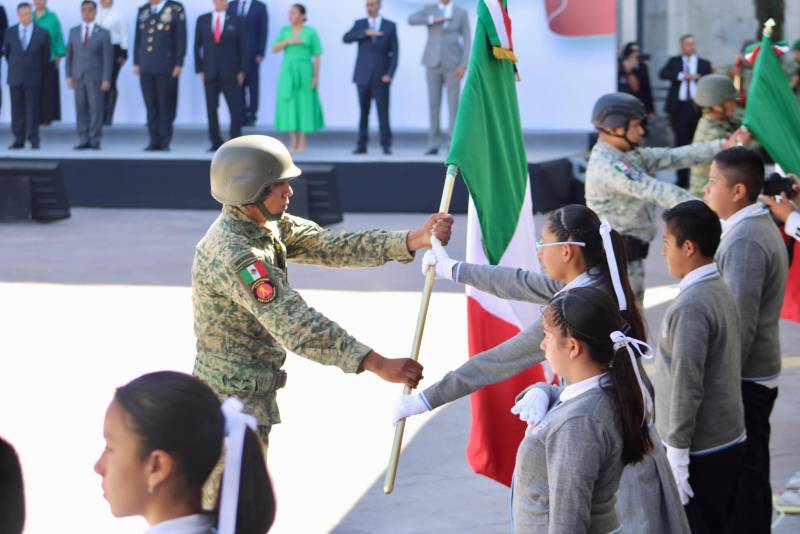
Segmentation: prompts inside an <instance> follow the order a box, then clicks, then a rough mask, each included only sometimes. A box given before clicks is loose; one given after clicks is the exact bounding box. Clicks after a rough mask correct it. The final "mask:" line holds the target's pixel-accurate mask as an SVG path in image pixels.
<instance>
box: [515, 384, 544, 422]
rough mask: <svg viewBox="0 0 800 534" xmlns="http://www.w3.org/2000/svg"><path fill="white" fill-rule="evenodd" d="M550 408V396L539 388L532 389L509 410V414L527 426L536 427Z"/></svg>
mask: <svg viewBox="0 0 800 534" xmlns="http://www.w3.org/2000/svg"><path fill="white" fill-rule="evenodd" d="M548 408H550V396H549V395H548V394H547V392H546V391H544V390H543V389H541V388H537V387H532V388H530V389H528V391H526V392H525V394H524V395H523V396H522V397H520V399H519V400H518V401H517V403H516V404H515V405H514V407H513V408H511V413H513V414H514V415H518V416H519V418H520V419H522V420H523V421H524V422H526V423H528V424H529V425H538V424H539V421H541V420H542V419H544V416H545V415H547V410H548Z"/></svg>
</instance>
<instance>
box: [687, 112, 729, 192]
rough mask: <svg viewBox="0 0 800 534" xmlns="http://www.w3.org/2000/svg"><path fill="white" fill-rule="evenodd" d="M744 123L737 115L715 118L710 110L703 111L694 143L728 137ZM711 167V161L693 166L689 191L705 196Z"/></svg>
mask: <svg viewBox="0 0 800 534" xmlns="http://www.w3.org/2000/svg"><path fill="white" fill-rule="evenodd" d="M741 125H742V122H741V121H740V120H739V119H737V118H736V117H732V118H727V117H726V118H723V119H721V120H720V119H715V118H713V117H712V116H711V112H710V111H709V110H705V111H703V116H702V117H701V118H700V122H698V123H697V130H695V132H694V140H693V141H692V142H693V143H704V142H706V141H714V140H716V139H722V138H724V137H728V136H729V135H731V134H732V133H733V132H735V131H736V130H737V129H739V127H740V126H741ZM710 169H711V162H710V161H704V162H703V163H698V164H697V165H693V166H692V172H691V175H690V177H689V192H690V193H691V194H693V195H694V196H696V197H699V198H703V188H704V187H705V186H706V183H708V172H709V170H710Z"/></svg>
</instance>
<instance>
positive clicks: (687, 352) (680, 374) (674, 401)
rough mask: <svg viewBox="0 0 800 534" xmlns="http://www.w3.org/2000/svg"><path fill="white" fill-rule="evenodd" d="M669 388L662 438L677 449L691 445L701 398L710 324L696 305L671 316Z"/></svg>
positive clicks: (684, 307)
mask: <svg viewBox="0 0 800 534" xmlns="http://www.w3.org/2000/svg"><path fill="white" fill-rule="evenodd" d="M669 329H670V332H669V335H671V336H672V363H671V369H672V391H669V392H662V393H661V394H662V395H663V394H667V395H669V405H670V418H669V431H668V433H667V435H666V436H664V441H666V442H667V444H668V445H670V446H672V447H676V448H678V449H688V448H690V447H691V445H692V436H693V435H694V430H695V423H696V420H697V410H698V408H699V407H700V403H701V402H702V401H703V382H704V380H705V367H706V357H707V355H708V339H709V338H710V336H711V325H710V324H709V323H708V317H707V316H706V313H704V312H703V311H702V310H700V309H698V308H697V307H696V306H692V305H691V304H689V305H684V306H681V308H680V309H679V310H677V312H676V313H675V315H673V317H672V324H671V325H669Z"/></svg>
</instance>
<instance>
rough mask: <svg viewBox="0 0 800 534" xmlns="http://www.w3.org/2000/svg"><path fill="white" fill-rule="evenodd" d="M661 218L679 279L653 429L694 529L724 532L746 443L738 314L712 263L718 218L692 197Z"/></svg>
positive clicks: (666, 326) (662, 352) (661, 359)
mask: <svg viewBox="0 0 800 534" xmlns="http://www.w3.org/2000/svg"><path fill="white" fill-rule="evenodd" d="M663 218H664V222H665V230H664V248H663V250H662V255H664V256H666V258H667V268H668V269H669V272H670V274H672V275H673V276H675V277H676V278H679V279H680V280H681V281H680V284H679V286H678V287H679V288H680V293H679V295H678V297H677V298H676V299H675V300H674V301H673V302H672V304H670V306H669V308H668V309H667V312H666V314H665V316H664V320H663V323H662V330H661V335H660V337H659V342H658V355H657V357H656V374H655V379H656V380H655V388H656V414H657V416H656V427H657V429H658V433H659V434H660V435H661V439H662V440H664V445H665V446H666V448H667V459H668V460H669V464H670V467H671V468H672V474H673V477H674V478H675V483H676V484H677V486H678V492H679V493H680V496H681V501H682V502H683V504H684V508H685V510H686V516H687V518H688V520H689V525H690V527H691V529H692V532H693V533H694V534H697V533H717V532H725V531H726V530H725V529H726V525H727V523H728V522H729V520H730V516H731V514H730V511H731V509H733V506H734V505H735V500H736V489H737V485H738V482H739V478H740V476H741V469H742V459H743V458H744V454H745V440H746V434H745V425H744V410H743V407H742V391H741V388H740V386H739V380H740V377H741V353H740V349H739V345H740V334H739V316H738V314H737V313H736V305H735V302H734V300H733V296H732V295H731V292H730V291H729V290H728V288H727V287H726V285H725V282H723V280H722V278H721V277H720V276H719V273H718V272H717V266H716V265H715V264H714V253H715V252H716V250H717V246H718V245H719V242H720V233H721V228H720V222H719V219H718V217H717V216H716V214H714V212H713V211H711V210H710V209H709V208H708V206H706V205H705V204H703V203H702V202H700V201H699V200H691V201H687V202H683V203H681V204H678V205H677V206H675V207H674V208H672V209H670V210H667V211H665V212H664V215H663Z"/></svg>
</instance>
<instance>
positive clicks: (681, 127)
mask: <svg viewBox="0 0 800 534" xmlns="http://www.w3.org/2000/svg"><path fill="white" fill-rule="evenodd" d="M701 115H702V113H701V112H700V108H698V107H697V105H696V104H695V103H694V102H693V101H689V100H686V101H679V102H678V109H676V110H675V112H674V113H673V114H672V115H671V116H670V120H671V122H672V131H673V133H674V134H675V146H684V145H690V144H692V139H694V131H695V130H697V123H698V122H699V121H700V116H701ZM678 185H679V186H681V187H683V188H684V189H686V188H688V187H689V169H678Z"/></svg>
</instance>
